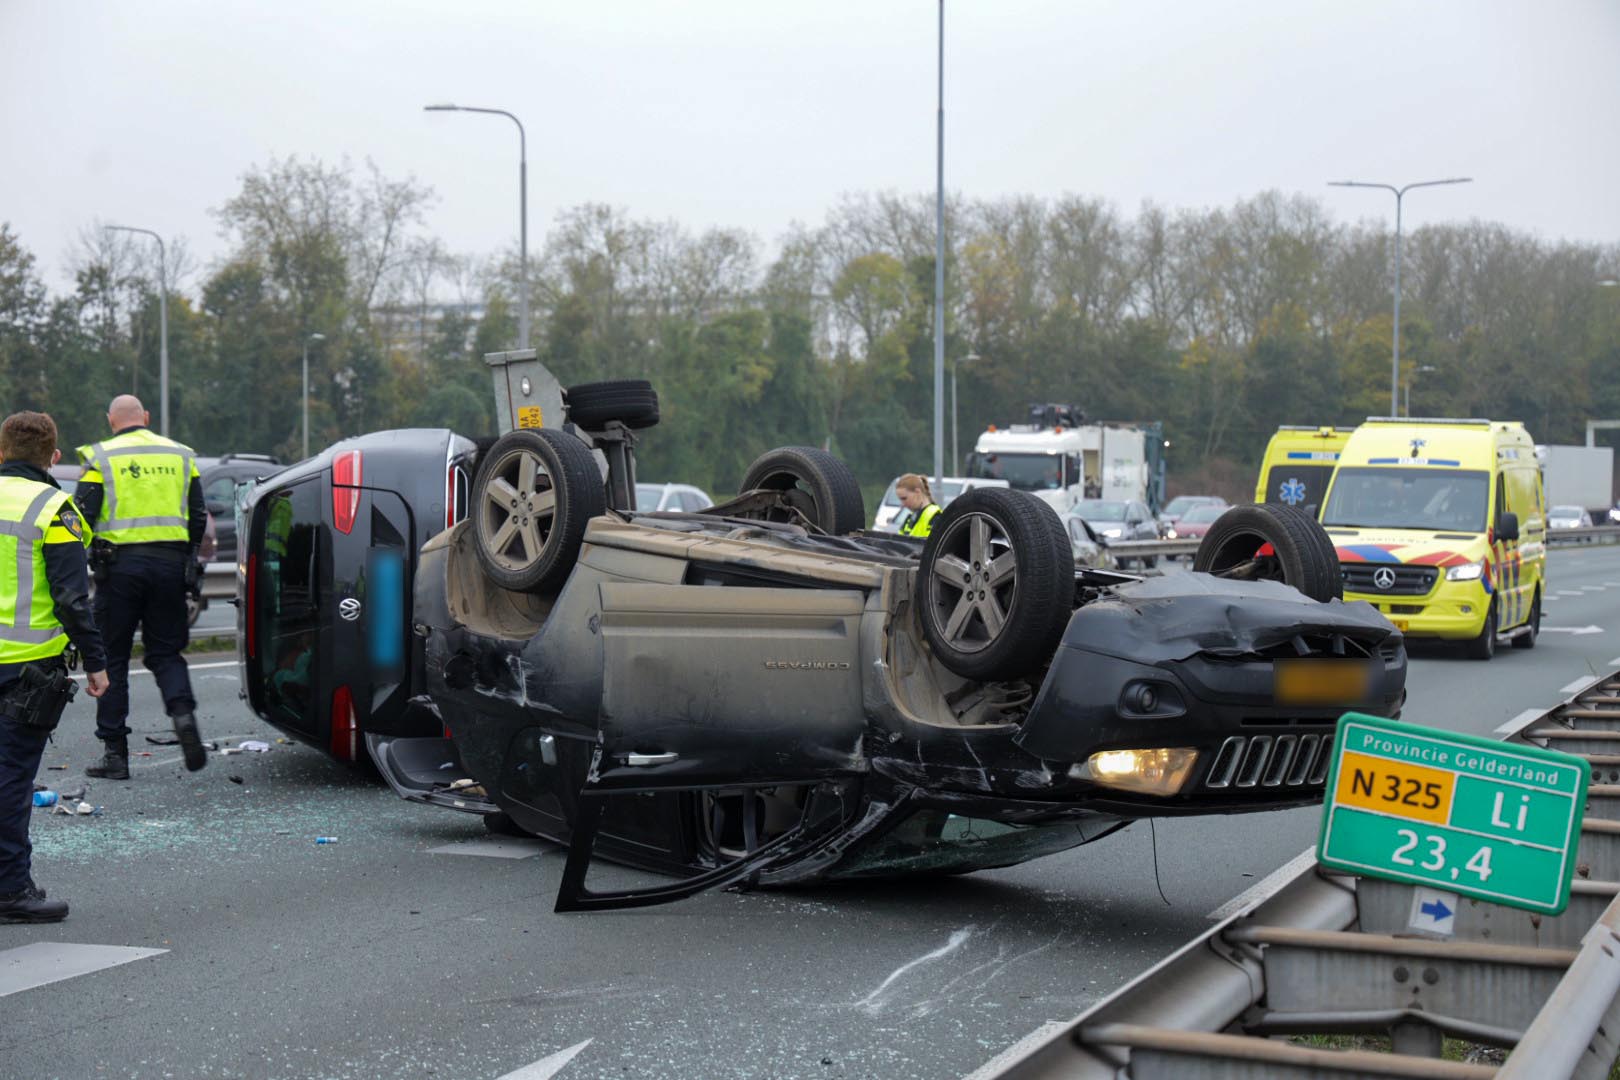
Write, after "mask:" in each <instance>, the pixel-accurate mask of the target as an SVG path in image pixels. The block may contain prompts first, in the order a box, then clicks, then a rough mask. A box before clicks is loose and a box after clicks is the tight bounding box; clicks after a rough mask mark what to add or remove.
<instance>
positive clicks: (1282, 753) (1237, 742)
mask: <svg viewBox="0 0 1620 1080" xmlns="http://www.w3.org/2000/svg"><path fill="white" fill-rule="evenodd" d="M1332 750H1333V736H1332V735H1331V734H1308V735H1233V736H1232V737H1231V738H1229V739H1227V740H1226V741H1225V742H1223V743H1221V748H1220V749H1219V750H1218V751H1216V753H1215V761H1214V763H1213V764H1211V765H1210V767H1209V772H1208V773H1206V774H1205V776H1204V783H1203V787H1204V789H1205V790H1207V791H1233V790H1246V789H1250V788H1257V787H1258V788H1293V787H1300V788H1302V787H1313V786H1319V785H1321V784H1322V783H1323V782H1325V781H1326V779H1327V772H1328V764H1329V761H1330V759H1331V758H1332V756H1333V755H1332Z"/></svg>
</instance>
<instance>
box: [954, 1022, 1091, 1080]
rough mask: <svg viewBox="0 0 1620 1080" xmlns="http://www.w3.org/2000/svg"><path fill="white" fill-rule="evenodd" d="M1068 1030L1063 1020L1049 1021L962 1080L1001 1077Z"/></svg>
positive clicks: (982, 1079) (988, 1079)
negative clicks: (1010, 1066) (1031, 1052)
mask: <svg viewBox="0 0 1620 1080" xmlns="http://www.w3.org/2000/svg"><path fill="white" fill-rule="evenodd" d="M1068 1030H1069V1025H1068V1024H1065V1023H1063V1022H1062V1021H1061V1020H1048V1021H1047V1022H1046V1023H1044V1024H1042V1025H1041V1026H1040V1027H1038V1028H1036V1029H1035V1030H1034V1031H1032V1032H1030V1033H1029V1034H1028V1035H1025V1036H1024V1037H1023V1038H1022V1039H1019V1040H1018V1041H1017V1042H1015V1043H1013V1044H1012V1045H1011V1046H1009V1047H1007V1049H1005V1050H1003V1051H1002V1052H1001V1053H999V1054H997V1055H996V1056H995V1057H993V1058H991V1059H990V1060H989V1061H987V1062H985V1063H984V1064H983V1065H980V1066H979V1067H978V1068H977V1069H974V1070H973V1071H972V1072H970V1073H968V1074H967V1075H966V1076H964V1077H963V1078H962V1080H992V1077H997V1076H1000V1075H1001V1074H1002V1073H1003V1072H1005V1071H1006V1069H1007V1066H1009V1065H1011V1064H1012V1063H1013V1062H1015V1061H1017V1060H1019V1059H1020V1058H1022V1057H1023V1056H1024V1055H1025V1054H1027V1053H1029V1052H1030V1051H1031V1050H1033V1049H1035V1048H1036V1047H1037V1046H1040V1045H1042V1044H1043V1043H1048V1042H1050V1041H1052V1039H1054V1038H1056V1037H1057V1035H1058V1034H1059V1033H1060V1032H1064V1031H1068Z"/></svg>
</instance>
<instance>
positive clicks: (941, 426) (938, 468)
mask: <svg viewBox="0 0 1620 1080" xmlns="http://www.w3.org/2000/svg"><path fill="white" fill-rule="evenodd" d="M938 101H939V110H938V123H937V128H936V131H935V143H934V147H935V149H934V483H935V484H939V483H940V478H941V477H943V476H944V475H945V0H939V96H938Z"/></svg>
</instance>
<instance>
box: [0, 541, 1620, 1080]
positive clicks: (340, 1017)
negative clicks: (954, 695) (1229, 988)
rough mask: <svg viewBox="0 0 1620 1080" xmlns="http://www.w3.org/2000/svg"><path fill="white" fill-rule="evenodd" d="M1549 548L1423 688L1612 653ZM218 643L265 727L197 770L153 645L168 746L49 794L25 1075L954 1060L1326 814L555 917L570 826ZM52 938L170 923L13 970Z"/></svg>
mask: <svg viewBox="0 0 1620 1080" xmlns="http://www.w3.org/2000/svg"><path fill="white" fill-rule="evenodd" d="M1551 577H1552V584H1551V587H1552V588H1553V589H1554V590H1558V591H1555V592H1554V593H1553V594H1552V595H1551V596H1550V598H1549V605H1548V609H1547V616H1546V627H1547V632H1546V633H1545V634H1544V635H1543V637H1542V639H1541V644H1540V645H1539V646H1538V647H1537V648H1536V649H1535V650H1533V651H1529V652H1524V651H1518V650H1512V649H1504V650H1503V651H1502V653H1501V654H1499V656H1498V657H1497V659H1496V660H1495V661H1493V662H1491V663H1490V664H1482V663H1479V662H1475V661H1468V660H1465V659H1462V658H1461V657H1460V656H1458V655H1455V654H1453V653H1452V652H1450V651H1448V650H1444V649H1434V648H1429V649H1419V650H1417V656H1416V658H1415V659H1414V662H1413V666H1412V674H1411V680H1410V690H1411V698H1410V701H1409V704H1408V707H1407V710H1406V717H1407V718H1408V719H1410V720H1413V721H1415V722H1418V723H1427V724H1434V725H1437V726H1443V727H1450V728H1454V729H1458V730H1466V731H1475V732H1488V731H1489V730H1490V729H1491V728H1493V727H1495V726H1496V725H1497V724H1500V723H1502V722H1503V721H1504V720H1507V719H1510V718H1512V717H1514V716H1516V715H1517V714H1518V713H1520V712H1521V711H1523V710H1524V709H1527V708H1531V707H1543V706H1546V705H1548V704H1550V703H1551V702H1552V701H1554V700H1555V699H1557V698H1558V697H1559V696H1560V688H1561V687H1563V686H1565V685H1566V684H1568V683H1570V682H1571V681H1572V680H1575V679H1577V678H1580V677H1582V676H1585V675H1590V674H1592V673H1595V672H1597V671H1599V670H1606V669H1607V668H1610V667H1613V666H1615V664H1614V663H1613V661H1614V660H1616V659H1620V548H1596V549H1589V550H1569V551H1558V552H1555V553H1554V554H1553V556H1552V562H1551ZM227 610H229V609H228V608H227ZM1590 627H1597V628H1598V629H1597V630H1590V629H1587V628H1590ZM1575 629H1583V630H1585V631H1586V632H1583V633H1579V634H1577V633H1571V632H1568V631H1571V630H1575ZM222 660H223V658H196V659H195V660H194V662H195V663H196V667H195V668H194V678H195V679H196V685H197V688H198V691H199V698H200V700H201V702H202V707H201V709H200V716H201V720H202V723H203V725H204V730H205V734H206V735H207V736H208V737H210V738H215V737H226V736H228V737H230V738H229V741H230V742H232V743H234V742H236V741H237V740H238V739H239V738H241V737H244V736H246V737H257V738H263V739H266V740H268V741H270V742H271V744H272V747H273V749H272V750H271V751H270V752H269V753H264V754H251V755H250V754H243V755H237V756H231V757H216V758H215V759H214V760H212V761H211V762H210V764H209V766H208V768H207V769H206V770H204V771H203V772H200V773H196V774H190V773H186V772H184V771H182V770H181V768H180V766H179V764H178V754H177V753H175V751H174V748H172V747H162V746H152V745H147V744H146V743H145V742H144V740H143V739H142V735H144V734H146V733H160V732H161V731H162V730H163V720H162V717H161V715H160V713H161V710H160V709H158V707H157V702H156V700H155V695H154V694H153V691H152V686H151V679H150V678H149V677H145V676H140V677H137V679H136V682H137V684H138V685H137V688H136V694H135V699H134V700H135V705H136V708H137V710H140V711H139V714H138V717H137V720H136V722H135V723H134V725H133V726H135V727H136V728H137V729H138V734H137V735H136V736H135V743H136V744H137V745H138V746H139V747H140V748H141V749H144V750H147V751H149V752H150V753H151V755H152V756H150V757H145V758H139V759H137V760H136V764H135V770H136V773H135V779H134V780H133V781H131V782H129V783H122V784H120V783H113V782H110V781H100V782H93V784H92V787H91V790H90V793H89V796H88V798H89V801H90V802H92V803H95V804H99V805H102V806H104V807H105V809H104V811H103V813H102V814H101V815H100V816H98V817H85V818H79V817H65V816H60V815H51V814H48V813H47V812H45V811H36V813H35V818H34V836H35V843H36V851H35V876H36V877H37V878H38V879H39V881H40V882H41V884H43V885H45V886H46V887H48V888H49V889H50V890H51V893H52V895H53V896H55V895H60V896H63V897H66V898H68V899H69V900H70V901H71V902H72V904H73V914H72V916H71V917H70V919H69V920H68V921H67V922H66V923H63V924H61V925H58V926H47V927H27V926H0V1061H4V1062H5V1063H6V1065H5V1068H4V1070H3V1072H4V1073H5V1074H6V1075H7V1076H16V1077H25V1078H28V1080H47V1078H51V1077H62V1078H70V1077H71V1078H75V1080H78V1078H83V1077H86V1076H98V1075H100V1076H128V1077H263V1078H294V1077H297V1078H303V1077H309V1078H347V1077H353V1078H366V1080H373V1078H392V1077H402V1078H403V1077H430V1076H454V1077H457V1078H458V1080H462V1078H474V1080H476V1078H490V1080H494V1078H498V1077H504V1076H506V1075H507V1074H509V1073H513V1072H516V1071H518V1070H524V1069H525V1068H526V1067H529V1066H534V1067H532V1068H528V1069H527V1071H524V1072H522V1073H520V1074H519V1075H520V1076H522V1077H524V1080H539V1078H542V1077H548V1076H552V1075H556V1076H559V1077H562V1078H563V1080H576V1078H577V1080H585V1078H593V1077H594V1078H605V1077H612V1078H622V1077H640V1076H656V1077H665V1076H669V1077H703V1078H709V1077H716V1078H719V1077H815V1078H819V1077H883V1078H903V1077H929V1078H934V1077H957V1076H962V1075H964V1074H966V1073H969V1072H971V1071H972V1070H974V1069H975V1068H976V1067H978V1066H979V1065H980V1064H982V1063H983V1062H984V1061H986V1060H987V1059H989V1058H991V1057H993V1056H994V1055H995V1054H996V1053H997V1052H999V1051H1000V1050H1002V1049H1003V1048H1004V1047H1006V1046H1008V1045H1009V1044H1011V1043H1013V1042H1014V1041H1016V1040H1017V1039H1019V1038H1020V1037H1022V1036H1023V1035H1025V1034H1027V1033H1028V1032H1030V1031H1031V1030H1033V1029H1035V1028H1036V1027H1038V1026H1040V1025H1041V1024H1042V1023H1043V1022H1046V1021H1050V1020H1058V1021H1061V1020H1067V1019H1069V1018H1071V1017H1073V1016H1074V1015H1075V1014H1076V1013H1078V1012H1079V1011H1081V1010H1082V1009H1083V1008H1084V1007H1085V1006H1086V1005H1088V1004H1089V1003H1091V1002H1092V1001H1094V1000H1096V998H1097V997H1098V996H1100V995H1102V994H1104V993H1106V992H1107V991H1109V990H1111V989H1113V988H1114V987H1116V986H1117V985H1119V984H1120V983H1121V982H1123V981H1124V980H1126V979H1128V978H1130V977H1131V976H1132V975H1134V974H1136V973H1137V972H1139V971H1140V970H1142V969H1143V968H1145V967H1147V966H1148V965H1150V964H1151V963H1153V962H1154V961H1156V960H1157V959H1159V958H1160V957H1162V956H1163V955H1164V954H1165V953H1167V952H1169V951H1171V950H1172V949H1174V948H1175V947H1177V946H1178V945H1180V944H1181V943H1183V942H1184V941H1185V940H1187V939H1188V938H1189V937H1191V936H1193V935H1194V934H1195V933H1197V932H1199V931H1200V930H1201V929H1202V928H1203V927H1204V926H1205V925H1207V915H1208V913H1209V912H1210V911H1211V910H1212V909H1214V908H1216V907H1217V906H1219V905H1220V904H1222V903H1223V902H1225V901H1226V900H1227V899H1229V898H1230V897H1232V896H1234V895H1236V894H1238V893H1240V892H1242V891H1243V890H1244V889H1246V888H1248V887H1250V886H1252V885H1254V884H1255V883H1256V882H1257V881H1258V880H1259V879H1261V878H1263V877H1264V876H1265V875H1266V874H1267V873H1268V872H1270V871H1271V870H1273V869H1274V868H1276V867H1277V866H1279V865H1281V864H1282V863H1284V862H1286V861H1288V860H1289V859H1290V858H1292V857H1293V856H1295V855H1297V854H1298V853H1299V852H1300V851H1301V850H1303V849H1305V848H1306V847H1308V846H1310V845H1311V844H1312V843H1314V839H1315V830H1316V825H1317V820H1318V814H1317V812H1316V811H1315V810H1298V811H1289V812H1284V813H1274V814H1264V815H1249V816H1243V817H1223V818H1201V819H1183V820H1176V821H1167V822H1161V823H1159V824H1158V826H1157V827H1156V829H1155V830H1150V829H1149V828H1148V827H1147V826H1145V825H1137V826H1133V827H1132V828H1130V829H1129V830H1127V831H1125V832H1124V833H1121V834H1119V835H1116V836H1114V837H1111V838H1109V839H1106V840H1103V841H1101V842H1099V843H1097V844H1096V845H1095V846H1092V847H1089V848H1081V849H1078V850H1075V851H1072V852H1068V853H1065V854H1062V855H1058V856H1053V857H1051V858H1048V859H1045V860H1041V861H1037V862H1034V863H1030V864H1026V865H1025V866H1022V867H1018V868H1015V869H1011V870H1005V871H997V872H990V873H981V874H976V875H972V876H969V877H965V878H960V879H953V880H950V881H946V882H940V881H928V882H922V883H916V884H909V885H901V886H896V885H893V884H868V885H860V886H847V885H846V886H838V887H822V888H818V889H815V890H811V891H800V892H786V893H783V892H756V893H743V894H738V893H717V894H710V895H705V896H700V897H697V898H695V899H692V900H688V901H684V902H682V903H678V904H675V905H671V906H667V907H662V908H652V909H644V910H638V911H629V912H619V913H603V914H589V915H567V916H558V915H553V914H552V913H551V910H550V909H551V903H552V898H553V895H554V893H555V889H556V885H557V881H558V878H559V876H560V874H561V870H562V863H563V859H562V856H561V854H560V853H559V851H558V850H556V849H554V848H550V847H547V846H543V845H541V844H539V843H537V842H536V843H531V844H528V845H527V846H526V847H523V848H521V849H520V850H519V851H518V852H517V854H522V855H526V856H527V857H524V858H495V857H479V856H474V855H470V854H459V855H457V854H440V853H434V852H433V851H432V849H434V848H437V847H440V846H443V845H447V844H457V843H458V842H476V841H481V840H483V839H484V833H483V829H482V827H481V825H480V824H479V823H478V822H477V821H476V820H474V819H471V818H462V817H459V816H457V815H454V814H449V813H446V812H444V811H439V810H435V809H431V808H427V807H419V806H413V805H410V804H407V803H404V802H401V801H399V800H397V799H395V798H394V797H393V796H392V795H391V794H390V793H388V792H387V791H385V790H384V789H382V788H380V787H379V786H377V785H376V784H374V783H372V782H371V781H369V780H366V779H365V778H363V777H360V776H357V775H355V774H352V773H350V772H349V771H347V770H345V769H343V768H342V767H340V766H337V765H334V764H333V763H331V762H329V761H327V760H326V759H325V758H324V757H322V756H321V755H319V754H317V753H316V752H314V751H312V750H308V749H304V748H301V747H295V746H291V745H287V744H278V743H275V741H274V740H275V737H276V735H275V732H273V731H271V730H269V729H268V728H265V727H263V726H261V725H260V724H259V723H258V722H257V721H255V720H254V719H253V718H251V717H250V716H249V715H248V713H247V712H246V710H245V709H244V708H243V707H242V706H241V705H240V703H239V702H238V701H237V697H236V678H235V670H234V667H233V666H217V667H208V666H206V665H207V664H208V663H210V662H213V663H219V662H221V661H222ZM91 728H92V721H91V718H90V709H89V707H88V706H87V705H85V704H84V703H83V702H82V701H81V702H80V703H78V704H75V705H74V707H73V708H72V710H70V712H69V715H68V718H67V720H66V721H65V722H64V726H63V729H62V732H61V733H60V735H59V737H58V740H57V743H56V744H55V745H54V746H53V747H51V748H50V749H49V750H48V752H47V754H46V763H47V765H52V764H64V765H67V766H68V768H67V769H66V770H63V771H55V770H49V769H47V770H45V771H42V773H41V776H42V779H43V780H44V781H46V782H49V783H51V784H53V785H61V786H64V787H66V788H72V787H74V786H77V785H78V784H80V783H82V782H83V779H84V778H83V774H82V771H81V769H82V766H83V765H84V764H85V763H87V762H88V761H90V760H91V759H92V758H93V757H94V754H95V750H96V746H95V744H94V741H93V739H92V737H91ZM232 776H237V777H240V778H241V780H242V783H240V784H237V783H233V782H232V781H231V777H232ZM1155 834H1156V837H1155ZM317 836H335V837H336V838H337V843H336V844H331V845H317V844H315V843H314V839H315V837H317ZM1155 839H1156V848H1157V865H1158V884H1159V886H1161V887H1162V890H1163V896H1164V899H1161V898H1160V895H1159V888H1156V886H1155V875H1154V851H1155ZM462 850H463V851H470V850H473V848H472V847H471V846H463V848H462ZM638 878H639V876H638V875H632V874H630V873H629V872H626V871H620V870H615V869H613V868H608V869H607V870H605V871H603V872H601V877H600V878H598V879H596V880H597V881H599V882H601V883H604V884H606V883H612V882H615V881H617V882H628V881H630V880H634V879H638ZM60 943H75V944H83V945H103V946H120V947H134V948H138V949H154V950H164V951H162V952H160V953H154V954H151V955H142V956H141V958H139V959H133V960H130V961H129V962H127V963H123V964H121V965H119V966H114V967H107V968H103V969H101V970H95V971H92V972H90V973H88V974H83V975H79V976H78V977H74V978H69V979H65V980H63V981H58V982H54V983H50V984H48V985H41V986H36V987H32V988H25V989H15V987H16V985H17V982H18V980H21V981H23V982H27V981H29V980H30V977H37V976H38V975H39V973H40V972H41V971H45V970H48V968H49V963H50V962H52V961H51V960H50V958H49V957H42V956H41V952H42V950H43V947H44V946H45V945H47V944H60ZM31 945H32V946H35V947H34V948H25V947H28V946H31ZM19 949H22V950H23V951H21V952H19V951H17V950H19ZM8 990H11V991H14V992H8ZM537 1062H541V1063H542V1064H539V1065H535V1063H537Z"/></svg>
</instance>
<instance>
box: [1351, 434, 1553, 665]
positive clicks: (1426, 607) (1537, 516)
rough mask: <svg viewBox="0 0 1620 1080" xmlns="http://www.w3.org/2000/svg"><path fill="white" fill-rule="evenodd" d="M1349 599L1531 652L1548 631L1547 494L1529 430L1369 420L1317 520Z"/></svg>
mask: <svg viewBox="0 0 1620 1080" xmlns="http://www.w3.org/2000/svg"><path fill="white" fill-rule="evenodd" d="M1319 516H1320V518H1321V521H1322V525H1323V526H1324V527H1325V528H1326V529H1327V531H1328V535H1329V536H1330V537H1331V538H1332V539H1333V544H1334V546H1335V547H1336V548H1337V549H1338V552H1339V568H1340V574H1341V576H1342V577H1343V579H1344V598H1345V599H1346V600H1366V601H1368V602H1369V603H1371V604H1373V605H1374V606H1375V607H1377V608H1378V610H1379V611H1381V612H1383V613H1384V615H1385V616H1386V617H1387V618H1388V619H1389V620H1390V622H1392V623H1394V624H1395V625H1396V626H1397V627H1398V628H1399V629H1400V630H1402V631H1403V632H1404V633H1405V634H1406V635H1407V636H1408V637H1410V638H1423V637H1430V638H1445V639H1449V640H1453V641H1462V642H1465V643H1466V647H1467V651H1468V655H1470V656H1472V657H1475V658H1476V659H1480V660H1488V659H1490V658H1491V657H1492V656H1493V655H1494V654H1495V652H1496V644H1497V640H1498V638H1499V637H1501V638H1503V639H1510V640H1512V642H1513V645H1514V646H1515V647H1516V648H1520V649H1530V648H1534V647H1535V644H1536V634H1537V633H1538V632H1539V631H1540V629H1541V596H1542V584H1543V574H1544V571H1545V568H1546V561H1547V547H1546V518H1547V514H1546V501H1545V496H1544V494H1543V492H1542V488H1541V471H1540V469H1538V468H1537V466H1536V448H1535V444H1534V443H1533V442H1532V441H1531V439H1530V435H1529V434H1528V433H1527V432H1526V431H1525V430H1524V425H1523V424H1521V423H1518V422H1516V421H1515V422H1504V421H1497V420H1413V419H1390V418H1385V417H1369V418H1368V419H1367V422H1366V423H1365V424H1362V425H1361V426H1360V427H1358V428H1356V430H1355V432H1354V433H1353V434H1352V435H1351V436H1350V439H1349V441H1348V442H1346V443H1345V446H1344V449H1343V450H1342V451H1341V452H1340V454H1339V461H1338V468H1337V469H1336V470H1335V471H1334V474H1333V481H1332V483H1331V485H1330V486H1329V488H1328V492H1327V499H1326V501H1325V502H1324V503H1323V505H1322V512H1321V514H1320V515H1319Z"/></svg>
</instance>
